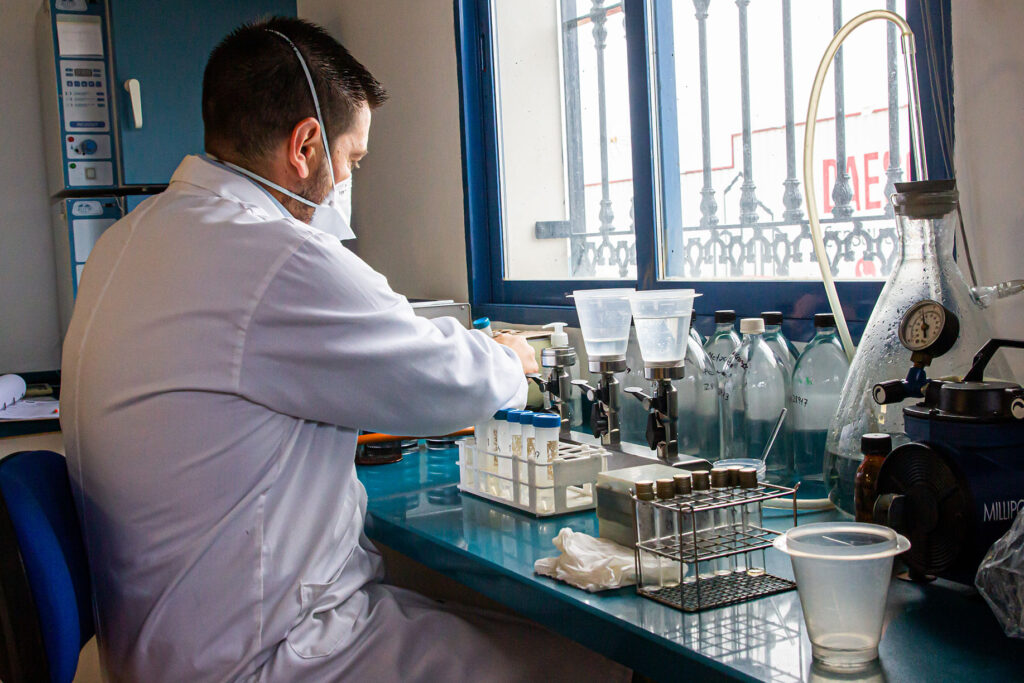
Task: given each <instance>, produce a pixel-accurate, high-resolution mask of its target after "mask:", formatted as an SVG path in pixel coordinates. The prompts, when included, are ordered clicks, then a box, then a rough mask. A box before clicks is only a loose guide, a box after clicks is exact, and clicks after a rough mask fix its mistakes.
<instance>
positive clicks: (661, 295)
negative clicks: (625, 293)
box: [629, 289, 699, 365]
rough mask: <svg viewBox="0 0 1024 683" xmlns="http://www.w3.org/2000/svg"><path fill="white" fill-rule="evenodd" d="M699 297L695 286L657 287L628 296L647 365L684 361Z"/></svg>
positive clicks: (637, 336)
mask: <svg viewBox="0 0 1024 683" xmlns="http://www.w3.org/2000/svg"><path fill="white" fill-rule="evenodd" d="M697 296H699V295H698V294H695V293H694V291H693V290H692V289H656V290H653V291H646V292H633V293H632V294H630V295H629V305H630V307H631V308H632V309H633V322H634V323H635V324H636V339H637V342H639V344H640V355H641V356H642V357H643V359H644V363H645V364H647V365H678V364H679V363H682V362H683V356H685V355H686V340H687V338H688V337H689V334H690V316H691V314H692V313H693V300H694V299H695V298H696V297H697Z"/></svg>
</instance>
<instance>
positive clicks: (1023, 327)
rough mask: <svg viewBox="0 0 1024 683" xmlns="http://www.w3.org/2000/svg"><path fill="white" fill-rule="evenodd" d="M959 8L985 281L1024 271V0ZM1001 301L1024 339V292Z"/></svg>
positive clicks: (961, 130)
mask: <svg viewBox="0 0 1024 683" xmlns="http://www.w3.org/2000/svg"><path fill="white" fill-rule="evenodd" d="M952 8H953V78H954V84H955V85H954V93H953V97H954V107H955V111H956V133H955V146H956V150H955V157H956V174H957V185H958V187H959V189H960V199H961V202H962V203H963V211H964V224H965V225H966V227H967V230H968V238H969V240H970V245H971V251H972V256H973V257H974V265H975V269H976V270H977V272H978V279H979V280H980V281H981V283H980V284H994V283H996V282H998V281H1002V280H1008V279H1014V278H1024V191H1022V190H1021V186H1022V185H1024V136H1022V135H1021V126H1022V124H1024V41H1022V40H1021V39H1020V30H1021V27H1024V2H1020V0H989V1H988V2H953V3H952ZM993 308H994V315H993V318H994V321H995V327H996V333H997V334H999V335H1001V336H1005V337H1012V338H1017V339H1024V294H1022V295H1019V296H1018V297H1016V298H1012V299H1005V300H1003V301H1001V302H998V303H997V304H996V305H995V306H994V307H993ZM1008 359H1012V362H1013V365H1014V367H1015V368H1018V369H1019V368H1022V367H1024V359H1022V358H1021V355H1020V354H1019V353H1018V354H1016V355H1013V356H1009V357H1008ZM1022 374H1024V373H1021V372H1020V371H1019V370H1018V373H1017V375H1018V376H1017V379H1018V380H1020V379H1024V377H1022Z"/></svg>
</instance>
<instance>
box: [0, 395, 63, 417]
mask: <svg viewBox="0 0 1024 683" xmlns="http://www.w3.org/2000/svg"><path fill="white" fill-rule="evenodd" d="M58 417H60V402H59V401H58V400H57V399H55V398H24V399H22V400H20V401H18V402H17V403H14V404H12V405H9V406H7V407H6V408H4V409H3V410H0V421H4V420H52V419H56V418H58Z"/></svg>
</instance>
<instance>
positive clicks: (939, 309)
mask: <svg viewBox="0 0 1024 683" xmlns="http://www.w3.org/2000/svg"><path fill="white" fill-rule="evenodd" d="M899 335H900V342H901V343H902V344H903V346H905V347H907V348H908V349H909V350H911V351H913V352H914V353H919V354H922V355H925V356H928V357H930V358H937V357H938V356H941V355H942V354H944V353H946V352H947V351H949V350H950V349H951V348H953V344H955V343H956V340H957V337H959V336H960V321H959V320H957V317H956V315H954V314H953V312H952V311H950V310H949V309H948V308H946V307H945V306H943V305H942V304H940V303H939V302H938V301H932V300H931V299H924V300H922V301H918V302H917V303H916V304H914V305H913V306H911V307H910V308H909V309H908V310H907V312H906V313H904V314H903V320H901V321H900V331H899Z"/></svg>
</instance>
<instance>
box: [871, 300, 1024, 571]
mask: <svg viewBox="0 0 1024 683" xmlns="http://www.w3.org/2000/svg"><path fill="white" fill-rule="evenodd" d="M959 329H960V325H959V322H958V320H957V318H956V315H954V314H953V312H952V311H950V310H948V309H946V308H945V307H943V306H942V305H941V304H939V303H938V302H936V301H932V300H929V299H925V300H923V301H921V302H919V303H917V304H915V305H914V306H912V307H911V308H910V309H909V310H908V311H907V313H906V314H904V316H903V320H902V322H901V325H900V340H901V341H902V342H903V345H904V346H905V347H906V348H907V349H908V350H910V351H911V352H912V353H913V355H912V357H911V360H912V362H913V367H912V368H911V369H910V371H909V373H908V374H907V378H906V379H905V380H894V381H890V382H882V383H880V384H878V385H876V386H875V388H874V391H873V397H874V399H875V401H876V402H877V403H879V404H883V405H884V404H893V403H897V402H900V401H902V400H903V399H904V398H907V397H918V398H922V399H923V400H922V401H921V402H920V403H916V404H913V405H908V406H906V407H904V408H903V415H904V420H905V423H906V433H907V436H908V437H909V438H910V439H911V443H905V444H903V445H901V446H898V447H896V448H895V449H893V451H892V452H891V453H890V454H889V455H888V456H887V457H886V459H885V461H884V462H883V463H882V467H881V469H880V470H879V473H878V485H877V493H878V498H877V499H876V501H875V504H874V509H873V513H874V515H873V516H874V520H875V522H877V523H879V524H885V525H887V526H889V527H892V528H893V529H895V530H896V531H898V532H900V533H901V534H903V535H905V536H906V537H907V538H909V539H910V542H911V548H910V550H909V551H908V552H907V553H905V554H904V555H903V557H902V559H903V561H904V562H905V563H906V565H907V566H908V567H909V569H910V575H911V578H914V579H925V578H928V577H933V576H941V577H944V578H948V579H951V580H954V581H959V582H961V583H966V584H972V583H973V582H974V576H975V573H976V572H977V569H978V565H979V564H980V562H981V560H982V558H983V557H984V556H985V553H986V552H987V551H988V549H989V548H990V547H991V546H992V544H993V543H994V542H995V541H996V539H998V538H999V537H1000V536H1002V535H1003V534H1005V533H1006V532H1007V531H1008V530H1009V528H1010V525H1011V524H1012V523H1013V521H1014V519H1016V516H1017V510H1018V508H1019V507H1020V505H1021V495H1020V493H1021V491H1022V490H1024V457H1022V456H1021V453H1024V388H1022V387H1021V386H1020V385H1019V384H1016V383H1013V382H1003V381H991V380H985V378H984V374H985V369H986V367H987V366H988V363H989V361H990V360H991V359H992V357H993V355H995V353H996V352H997V351H998V350H999V349H1002V348H1017V349H1020V348H1024V341H1018V340H1011V339H992V340H990V341H989V342H987V343H986V344H985V345H984V346H983V347H982V348H981V349H979V350H978V352H977V354H976V355H975V357H974V362H973V364H972V366H971V368H970V370H969V371H968V372H967V374H966V375H964V378H963V380H955V379H954V380H930V379H928V378H927V377H926V376H925V370H924V369H925V367H927V366H928V365H929V364H930V363H931V360H932V359H933V358H936V357H938V356H941V355H943V354H945V353H946V352H947V351H949V350H950V348H951V347H952V346H953V343H954V342H955V341H956V338H957V334H958V331H959Z"/></svg>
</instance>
